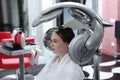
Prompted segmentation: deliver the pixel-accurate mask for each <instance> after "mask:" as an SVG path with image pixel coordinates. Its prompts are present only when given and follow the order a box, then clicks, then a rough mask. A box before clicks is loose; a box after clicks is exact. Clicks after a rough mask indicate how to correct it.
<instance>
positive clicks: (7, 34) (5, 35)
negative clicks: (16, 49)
mask: <svg viewBox="0 0 120 80" xmlns="http://www.w3.org/2000/svg"><path fill="white" fill-rule="evenodd" d="M7 38H11V32H9V31H5V32H0V42H1V40H2V39H7Z"/></svg>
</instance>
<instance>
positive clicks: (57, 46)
mask: <svg viewBox="0 0 120 80" xmlns="http://www.w3.org/2000/svg"><path fill="white" fill-rule="evenodd" d="M74 36H75V35H74V33H73V31H72V29H71V28H69V27H67V28H58V29H57V30H55V31H54V32H53V33H52V35H51V44H50V46H51V50H52V51H53V53H54V55H53V56H52V58H51V60H50V61H49V62H48V63H47V64H46V65H45V67H44V68H43V69H42V70H41V72H40V73H39V74H38V75H37V76H36V80H83V79H84V74H83V72H82V70H81V67H80V66H79V65H78V64H76V63H74V62H73V61H72V60H71V58H70V57H69V55H68V48H69V43H70V41H71V40H72V39H73V38H74Z"/></svg>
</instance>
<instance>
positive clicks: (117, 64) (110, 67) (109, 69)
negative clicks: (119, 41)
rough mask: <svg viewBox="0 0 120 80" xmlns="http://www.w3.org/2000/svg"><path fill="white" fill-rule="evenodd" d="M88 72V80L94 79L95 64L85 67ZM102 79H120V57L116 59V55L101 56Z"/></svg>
mask: <svg viewBox="0 0 120 80" xmlns="http://www.w3.org/2000/svg"><path fill="white" fill-rule="evenodd" d="M83 70H84V71H85V72H86V73H87V78H88V79H86V80H93V75H94V68H93V65H87V66H84V67H83ZM100 80H120V59H119V58H117V60H115V58H114V57H112V56H108V55H102V56H101V62H100Z"/></svg>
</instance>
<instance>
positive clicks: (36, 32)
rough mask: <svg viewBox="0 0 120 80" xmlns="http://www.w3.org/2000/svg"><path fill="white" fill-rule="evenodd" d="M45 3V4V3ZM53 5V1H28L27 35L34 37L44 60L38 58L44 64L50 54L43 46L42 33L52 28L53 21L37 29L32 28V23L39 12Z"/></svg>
mask: <svg viewBox="0 0 120 80" xmlns="http://www.w3.org/2000/svg"><path fill="white" fill-rule="evenodd" d="M46 1H47V2H46ZM51 5H53V0H28V16H29V34H30V36H34V37H35V43H36V44H37V45H40V47H41V49H42V52H43V53H44V57H45V58H40V62H42V63H44V62H46V61H48V59H49V58H50V55H51V52H50V51H49V50H47V49H46V48H45V47H44V45H43V37H44V33H45V32H46V31H47V30H48V29H49V28H51V27H53V21H49V22H45V23H42V24H40V25H38V26H37V27H35V28H33V27H32V22H33V21H34V20H35V19H36V18H37V17H38V16H39V15H40V13H41V11H42V10H44V9H46V8H48V7H49V6H51Z"/></svg>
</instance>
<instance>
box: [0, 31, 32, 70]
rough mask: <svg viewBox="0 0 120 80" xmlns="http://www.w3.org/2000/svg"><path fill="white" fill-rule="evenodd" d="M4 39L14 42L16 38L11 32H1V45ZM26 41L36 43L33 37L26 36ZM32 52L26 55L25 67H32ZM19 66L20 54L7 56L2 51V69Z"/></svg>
mask: <svg viewBox="0 0 120 80" xmlns="http://www.w3.org/2000/svg"><path fill="white" fill-rule="evenodd" d="M2 41H10V42H13V41H14V39H13V38H12V37H11V32H9V31H6V32H0V45H2ZM25 42H26V43H34V38H33V37H27V38H25ZM30 59H31V54H25V55H24V65H25V68H27V67H30V66H31V64H30ZM17 68H19V56H7V55H5V54H3V53H0V69H17Z"/></svg>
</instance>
